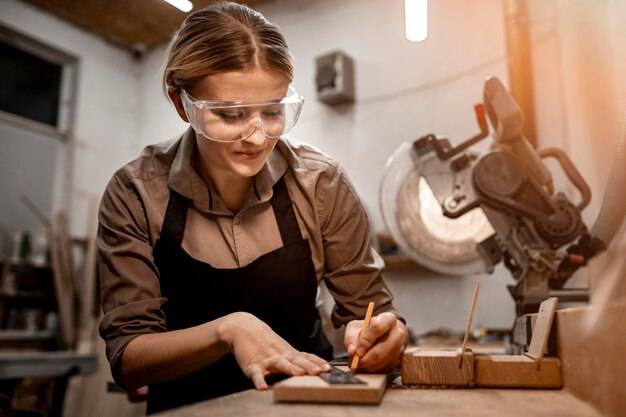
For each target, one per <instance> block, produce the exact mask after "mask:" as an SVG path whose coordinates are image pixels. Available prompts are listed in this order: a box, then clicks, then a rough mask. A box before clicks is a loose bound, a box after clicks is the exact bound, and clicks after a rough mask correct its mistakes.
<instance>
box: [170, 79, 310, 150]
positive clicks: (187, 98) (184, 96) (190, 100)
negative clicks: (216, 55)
mask: <svg viewBox="0 0 626 417" xmlns="http://www.w3.org/2000/svg"><path fill="white" fill-rule="evenodd" d="M287 91H288V93H290V94H288V95H287V96H285V97H282V98H277V99H270V100H254V101H209V100H198V99H196V98H195V97H193V96H192V95H191V94H189V93H188V92H187V91H186V90H184V89H181V92H180V98H181V101H182V102H183V108H184V110H185V114H186V115H187V118H188V119H189V122H190V124H191V127H192V128H193V130H194V131H196V133H198V134H200V135H202V136H204V137H205V138H207V139H209V140H213V141H215V142H225V143H229V142H238V141H241V140H245V139H247V138H248V137H250V136H251V135H252V134H253V133H254V132H255V131H256V129H258V128H259V127H260V128H261V130H262V131H263V133H264V134H265V135H266V136H267V137H269V138H271V139H276V138H278V137H280V136H282V135H284V134H285V133H287V132H288V131H289V130H291V129H292V128H293V126H295V125H296V123H297V121H298V118H299V116H300V112H301V111H302V107H303V105H304V97H303V96H302V95H300V94H299V93H298V92H297V91H296V89H295V88H293V87H292V86H289V89H288V90H287ZM277 104H282V105H295V106H296V107H295V110H294V112H295V113H294V115H293V117H292V119H293V121H292V122H290V124H291V125H290V126H289V127H288V128H285V129H283V131H282V132H281V133H280V134H279V135H277V136H272V135H268V134H267V132H266V130H265V127H264V124H263V123H260V124H258V123H257V125H256V126H255V128H253V129H252V130H250V131H249V132H248V133H247V134H246V135H245V136H244V135H241V136H240V137H238V138H236V139H233V140H221V139H216V138H213V137H210V136H208V135H207V134H206V133H204V129H203V128H202V127H200V126H196V124H197V123H198V120H196V117H194V115H191V114H190V111H188V108H187V107H188V106H187V105H191V106H193V107H195V109H196V111H203V110H213V109H233V108H247V107H262V106H272V105H274V106H275V105H277Z"/></svg>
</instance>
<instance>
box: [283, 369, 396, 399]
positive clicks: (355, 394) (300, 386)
mask: <svg viewBox="0 0 626 417" xmlns="http://www.w3.org/2000/svg"><path fill="white" fill-rule="evenodd" d="M341 368H342V369H343V368H345V370H347V369H348V368H347V367H341ZM355 377H357V378H358V379H360V380H362V381H364V382H365V383H366V384H365V385H363V384H329V383H328V382H326V381H324V380H323V379H322V378H320V377H318V376H313V375H303V376H293V377H291V378H288V379H286V380H284V381H281V382H279V383H278V384H276V385H274V387H273V388H272V391H273V394H274V401H275V402H313V403H337V404H378V403H380V400H381V399H382V397H383V394H384V393H385V389H386V387H387V375H386V374H355Z"/></svg>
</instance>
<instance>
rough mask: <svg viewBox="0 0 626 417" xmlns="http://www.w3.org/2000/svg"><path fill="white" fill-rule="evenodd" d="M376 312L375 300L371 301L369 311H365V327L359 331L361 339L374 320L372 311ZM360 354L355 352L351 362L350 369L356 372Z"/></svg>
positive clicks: (368, 306)
mask: <svg viewBox="0 0 626 417" xmlns="http://www.w3.org/2000/svg"><path fill="white" fill-rule="evenodd" d="M373 312H374V302H373V301H370V303H369V304H368V305H367V312H366V313H365V321H364V323H363V328H362V329H361V332H360V333H359V339H358V340H361V337H363V333H365V330H367V328H368V327H369V325H370V321H371V320H372V313H373ZM359 359H360V358H359V355H357V354H356V352H355V354H354V357H353V358H352V363H351V364H350V369H351V370H352V372H356V368H358V367H359Z"/></svg>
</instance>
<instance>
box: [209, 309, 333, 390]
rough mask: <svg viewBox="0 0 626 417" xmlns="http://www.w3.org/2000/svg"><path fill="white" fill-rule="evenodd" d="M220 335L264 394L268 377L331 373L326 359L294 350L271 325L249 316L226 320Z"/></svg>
mask: <svg viewBox="0 0 626 417" xmlns="http://www.w3.org/2000/svg"><path fill="white" fill-rule="evenodd" d="M220 333H221V339H222V340H223V341H224V342H225V343H226V345H227V347H228V350H229V351H230V352H231V353H233V354H234V355H235V358H236V359H237V363H238V364H239V367H240V368H241V369H242V371H243V372H244V373H245V374H246V376H247V377H248V378H250V379H251V380H252V382H253V383H254V386H255V387H256V388H257V389H260V390H263V389H267V383H266V382H265V377H266V376H268V375H274V374H286V375H305V374H308V375H317V374H319V373H321V372H328V371H330V369H331V367H330V364H328V362H326V361H325V360H324V359H322V358H320V357H318V356H316V355H314V354H312V353H306V352H299V351H297V350H296V349H294V348H293V347H292V346H291V345H290V344H289V343H287V341H286V340H285V339H283V338H282V337H280V336H279V335H278V334H276V333H275V332H274V331H273V330H272V329H271V328H270V327H269V326H268V325H267V324H265V323H264V322H263V321H261V320H259V319H258V318H257V317H255V316H254V315H252V314H249V313H244V312H237V313H232V314H229V315H228V316H226V317H225V320H224V323H223V325H222V326H221V329H220Z"/></svg>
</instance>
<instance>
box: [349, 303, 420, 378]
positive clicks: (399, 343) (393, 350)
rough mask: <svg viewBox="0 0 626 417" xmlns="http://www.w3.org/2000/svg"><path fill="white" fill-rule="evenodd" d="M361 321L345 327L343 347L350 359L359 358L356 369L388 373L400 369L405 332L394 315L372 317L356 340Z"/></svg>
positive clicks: (353, 321)
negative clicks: (355, 356) (356, 355)
mask: <svg viewBox="0 0 626 417" xmlns="http://www.w3.org/2000/svg"><path fill="white" fill-rule="evenodd" d="M363 324H364V321H363V320H352V321H351V322H350V323H348V325H347V326H346V333H345V336H344V340H343V342H344V346H345V347H346V352H348V354H349V355H350V356H351V357H352V356H354V355H355V353H356V354H358V355H359V357H360V359H359V366H358V369H359V370H361V371H366V372H391V371H393V370H394V369H396V368H398V367H400V360H401V357H402V353H403V352H404V348H405V343H406V339H407V334H408V332H407V330H406V327H405V326H404V323H402V322H401V321H400V320H398V318H397V317H396V316H395V315H394V314H393V313H388V312H387V313H381V314H379V315H377V316H375V317H372V320H371V322H370V325H369V327H368V328H367V329H365V332H364V333H363V335H362V336H361V338H360V339H359V333H360V332H361V329H362V328H363Z"/></svg>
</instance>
